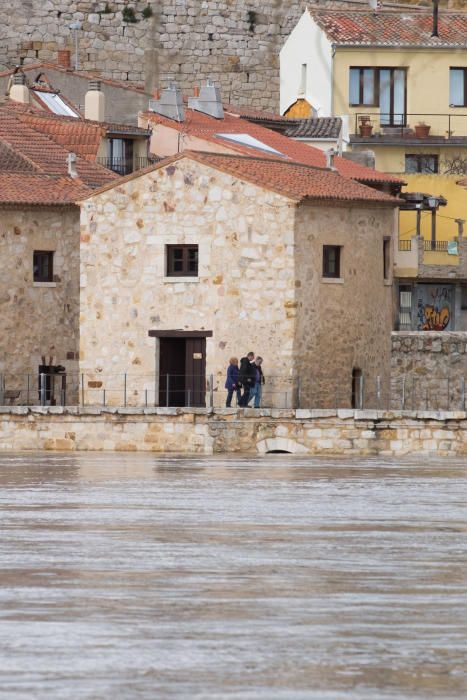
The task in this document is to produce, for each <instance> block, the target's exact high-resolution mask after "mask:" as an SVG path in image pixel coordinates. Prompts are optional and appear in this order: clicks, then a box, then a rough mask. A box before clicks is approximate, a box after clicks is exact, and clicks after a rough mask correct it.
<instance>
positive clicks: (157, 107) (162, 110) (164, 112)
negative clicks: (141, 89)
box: [149, 83, 185, 122]
mask: <svg viewBox="0 0 467 700" xmlns="http://www.w3.org/2000/svg"><path fill="white" fill-rule="evenodd" d="M149 109H150V111H151V112H156V114H160V115H161V117H167V119H174V120H175V121H177V122H183V121H185V108H184V106H183V97H182V91H181V90H180V88H179V87H177V85H176V84H175V83H170V85H169V87H168V88H166V89H165V90H162V94H161V96H160V99H156V100H149Z"/></svg>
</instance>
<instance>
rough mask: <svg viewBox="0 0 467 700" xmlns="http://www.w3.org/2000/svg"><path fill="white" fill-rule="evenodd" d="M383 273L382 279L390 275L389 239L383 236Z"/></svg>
mask: <svg viewBox="0 0 467 700" xmlns="http://www.w3.org/2000/svg"><path fill="white" fill-rule="evenodd" d="M383 274H384V279H385V280H389V279H390V277H391V239H390V238H384V240H383Z"/></svg>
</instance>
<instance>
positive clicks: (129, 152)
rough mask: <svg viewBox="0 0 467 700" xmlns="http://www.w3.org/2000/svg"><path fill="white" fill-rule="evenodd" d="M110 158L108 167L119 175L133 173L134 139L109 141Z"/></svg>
mask: <svg viewBox="0 0 467 700" xmlns="http://www.w3.org/2000/svg"><path fill="white" fill-rule="evenodd" d="M108 152H109V158H108V165H107V167H108V168H110V170H113V171H114V172H115V173H118V174H119V175H129V174H130V173H132V172H133V141H132V139H109V148H108Z"/></svg>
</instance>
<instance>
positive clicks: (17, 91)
mask: <svg viewBox="0 0 467 700" xmlns="http://www.w3.org/2000/svg"><path fill="white" fill-rule="evenodd" d="M12 83H13V84H12V86H11V88H10V93H9V95H10V99H11V100H14V101H15V102H22V103H23V104H29V88H28V86H27V85H26V76H25V75H24V73H23V72H22V71H18V72H17V73H13V80H12Z"/></svg>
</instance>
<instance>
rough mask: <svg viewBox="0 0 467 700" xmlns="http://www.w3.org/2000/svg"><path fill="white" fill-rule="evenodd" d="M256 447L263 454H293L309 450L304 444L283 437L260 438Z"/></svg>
mask: <svg viewBox="0 0 467 700" xmlns="http://www.w3.org/2000/svg"><path fill="white" fill-rule="evenodd" d="M256 449H257V450H258V452H259V453H260V454H263V455H264V454H267V453H268V452H289V453H290V454H293V455H296V454H307V453H308V452H309V450H308V448H306V447H305V445H302V444H301V443H300V442H296V441H295V440H290V438H285V437H273V438H266V439H265V440H260V441H259V442H258V443H256Z"/></svg>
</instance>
